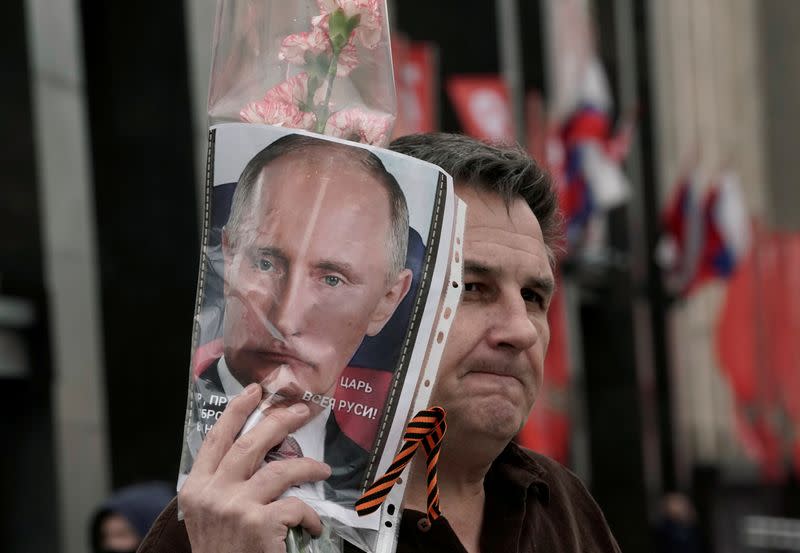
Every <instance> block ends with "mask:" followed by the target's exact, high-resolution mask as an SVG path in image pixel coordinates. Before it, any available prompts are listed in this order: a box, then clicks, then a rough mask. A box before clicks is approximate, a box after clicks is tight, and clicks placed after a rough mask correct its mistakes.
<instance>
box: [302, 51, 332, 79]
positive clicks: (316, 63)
mask: <svg viewBox="0 0 800 553" xmlns="http://www.w3.org/2000/svg"><path fill="white" fill-rule="evenodd" d="M305 59H306V70H307V71H308V74H309V75H311V76H314V77H319V78H320V79H323V78H325V76H326V75H327V74H328V68H329V67H330V65H331V57H330V56H329V55H328V54H327V53H326V52H320V53H319V54H316V55H315V54H314V53H312V52H306V54H305Z"/></svg>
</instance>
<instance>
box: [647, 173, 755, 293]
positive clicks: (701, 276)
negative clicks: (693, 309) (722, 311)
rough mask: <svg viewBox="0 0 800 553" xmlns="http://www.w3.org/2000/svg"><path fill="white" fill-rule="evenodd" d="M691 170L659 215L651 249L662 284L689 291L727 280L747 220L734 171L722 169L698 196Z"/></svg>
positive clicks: (745, 243) (746, 237)
mask: <svg viewBox="0 0 800 553" xmlns="http://www.w3.org/2000/svg"><path fill="white" fill-rule="evenodd" d="M699 188H700V185H699V183H698V180H697V175H696V172H694V171H691V172H689V173H687V174H686V175H684V176H683V177H682V178H681V179H680V180H679V182H678V184H677V186H676V190H675V193H674V195H673V197H672V200H671V201H670V202H669V204H668V205H667V208H666V209H665V210H664V212H663V215H662V226H663V235H662V238H661V241H660V243H659V245H658V251H657V252H656V255H657V258H658V261H659V263H660V264H661V265H662V267H664V269H665V270H666V273H667V286H668V287H669V288H670V289H672V290H673V291H674V292H676V293H678V294H680V295H683V296H685V295H688V294H689V293H691V292H692V291H693V290H695V289H696V288H697V287H698V286H699V285H700V284H702V283H704V282H705V281H707V280H709V279H711V278H728V277H729V276H731V274H733V271H734V270H735V268H736V266H737V264H738V262H739V260H740V259H741V258H742V257H743V256H744V255H745V254H746V252H747V249H748V247H749V245H750V223H749V219H748V216H747V209H746V207H745V204H744V201H743V199H742V195H741V192H740V188H739V182H738V179H737V178H736V175H735V174H734V173H732V172H730V171H725V172H723V173H722V174H721V175H720V176H719V177H718V178H717V179H716V180H715V181H714V182H713V183H712V184H711V185H710V186H709V187H708V189H707V190H706V191H705V194H704V195H703V197H702V199H701V198H700V195H701V194H700V191H699Z"/></svg>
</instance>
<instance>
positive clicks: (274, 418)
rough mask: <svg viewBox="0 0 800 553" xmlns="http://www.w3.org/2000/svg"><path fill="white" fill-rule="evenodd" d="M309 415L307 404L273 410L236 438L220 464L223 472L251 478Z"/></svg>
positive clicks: (226, 475)
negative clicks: (274, 449)
mask: <svg viewBox="0 0 800 553" xmlns="http://www.w3.org/2000/svg"><path fill="white" fill-rule="evenodd" d="M308 416H309V409H308V406H307V405H306V404H304V403H296V404H294V405H292V406H290V407H278V408H275V409H270V410H269V412H268V413H267V415H266V416H265V417H264V419H263V420H262V421H261V422H259V423H258V424H257V425H256V426H254V427H253V429H252V430H250V431H249V432H247V433H246V434H243V435H241V436H239V437H238V438H236V440H235V441H234V442H233V444H232V445H231V446H230V447H229V449H228V451H227V453H225V456H224V457H223V458H222V460H221V461H220V463H219V466H218V469H219V472H220V474H224V475H225V478H226V479H229V480H237V481H240V480H247V479H249V478H250V477H251V476H252V475H253V473H254V472H255V471H256V469H258V466H259V465H260V464H261V462H262V461H263V460H264V456H265V455H266V454H267V452H268V451H269V450H270V449H272V448H273V447H275V446H276V445H278V444H279V443H281V442H282V441H283V440H284V438H286V436H287V435H288V434H289V433H290V432H294V431H295V430H297V429H298V428H300V427H301V426H303V424H305V423H306V421H307V420H308ZM221 420H222V419H221V418H220V421H221ZM217 424H219V423H217Z"/></svg>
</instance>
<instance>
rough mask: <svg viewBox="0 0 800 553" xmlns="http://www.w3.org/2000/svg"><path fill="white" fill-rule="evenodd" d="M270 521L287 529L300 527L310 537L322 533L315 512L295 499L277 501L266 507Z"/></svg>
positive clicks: (319, 521)
mask: <svg viewBox="0 0 800 553" xmlns="http://www.w3.org/2000/svg"><path fill="white" fill-rule="evenodd" d="M266 510H267V511H268V516H269V519H270V520H275V521H277V522H279V523H280V524H282V525H283V526H285V527H286V528H287V529H289V528H294V527H295V526H302V527H303V528H305V529H306V530H308V532H309V534H311V535H312V536H315V537H316V536H319V535H320V534H321V533H322V521H321V520H320V519H319V515H318V514H317V512H316V511H315V510H314V509H312V508H311V507H309V506H308V505H307V504H306V503H304V502H303V501H301V500H299V499H297V498H296V497H286V498H284V499H279V500H278V501H275V502H273V503H270V504H269V505H267V506H266Z"/></svg>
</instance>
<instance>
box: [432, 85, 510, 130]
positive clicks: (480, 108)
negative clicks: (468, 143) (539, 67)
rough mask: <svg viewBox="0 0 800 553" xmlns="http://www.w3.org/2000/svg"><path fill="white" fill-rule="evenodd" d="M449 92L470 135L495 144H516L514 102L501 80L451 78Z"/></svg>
mask: <svg viewBox="0 0 800 553" xmlns="http://www.w3.org/2000/svg"><path fill="white" fill-rule="evenodd" d="M447 93H448V95H449V96H450V101H451V102H452V103H453V107H454V108H455V110H456V114H457V115H458V118H459V120H460V121H461V126H462V128H463V129H464V132H466V133H467V134H468V135H470V136H474V137H475V138H480V139H482V140H490V141H492V142H506V143H508V142H513V141H514V124H513V121H512V118H511V102H510V100H509V95H508V89H507V88H506V85H505V83H504V82H503V81H502V79H501V78H500V77H498V76H494V75H484V76H466V75H461V76H455V77H450V78H449V79H448V81H447Z"/></svg>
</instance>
